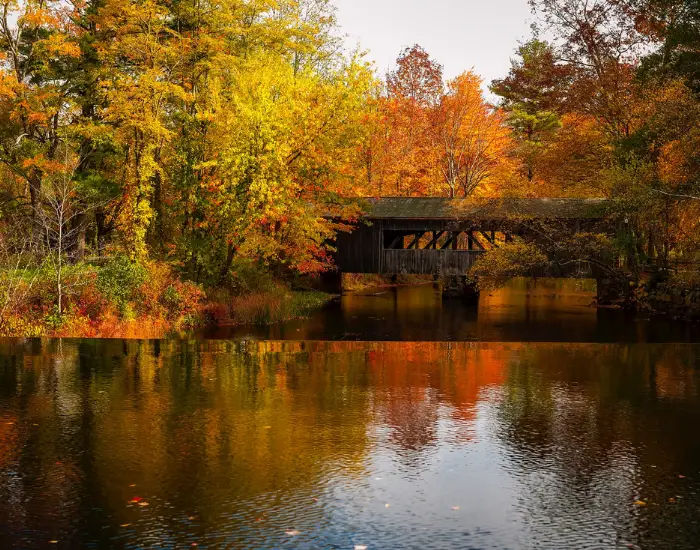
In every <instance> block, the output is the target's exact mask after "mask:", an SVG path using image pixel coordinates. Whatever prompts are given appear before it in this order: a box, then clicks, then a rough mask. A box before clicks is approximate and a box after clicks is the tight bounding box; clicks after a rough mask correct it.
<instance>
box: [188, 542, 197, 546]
mask: <svg viewBox="0 0 700 550" xmlns="http://www.w3.org/2000/svg"><path fill="white" fill-rule="evenodd" d="M190 546H199V545H198V544H197V543H196V542H193V543H192V544H190Z"/></svg>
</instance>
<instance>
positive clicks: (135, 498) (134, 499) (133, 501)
mask: <svg viewBox="0 0 700 550" xmlns="http://www.w3.org/2000/svg"><path fill="white" fill-rule="evenodd" d="M142 500H143V499H142V498H141V497H134V498H132V499H131V500H130V501H129V502H131V503H133V504H136V503H137V502H141V501H142Z"/></svg>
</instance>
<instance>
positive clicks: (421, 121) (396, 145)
mask: <svg viewBox="0 0 700 550" xmlns="http://www.w3.org/2000/svg"><path fill="white" fill-rule="evenodd" d="M386 88H387V90H386V91H387V94H386V98H384V99H383V100H382V101H381V102H380V106H379V109H380V115H379V117H378V122H379V126H378V127H377V131H378V132H380V134H381V136H382V137H381V140H379V144H378V148H379V152H380V154H381V160H380V161H379V166H378V169H377V174H376V176H373V178H372V179H373V180H374V181H376V182H377V190H378V192H379V194H393V195H409V196H411V195H426V194H431V193H433V192H434V189H435V184H436V182H437V181H438V180H437V173H436V170H435V166H436V164H437V161H436V158H435V150H434V148H433V147H432V145H431V140H430V131H431V130H430V128H431V124H432V120H431V117H432V113H433V111H434V110H435V109H436V107H437V105H438V104H439V101H440V98H441V96H442V91H443V82H442V66H441V65H439V64H438V63H436V62H435V61H433V60H432V59H430V56H429V55H428V53H427V52H426V51H425V50H423V48H421V47H420V46H418V45H415V46H412V47H411V48H406V49H405V50H403V51H402V52H401V54H400V55H399V57H398V58H397V60H396V68H395V69H394V70H393V71H391V72H389V74H387V78H386Z"/></svg>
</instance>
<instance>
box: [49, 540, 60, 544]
mask: <svg viewBox="0 0 700 550" xmlns="http://www.w3.org/2000/svg"><path fill="white" fill-rule="evenodd" d="M49 544H58V541H57V540H50V541H49Z"/></svg>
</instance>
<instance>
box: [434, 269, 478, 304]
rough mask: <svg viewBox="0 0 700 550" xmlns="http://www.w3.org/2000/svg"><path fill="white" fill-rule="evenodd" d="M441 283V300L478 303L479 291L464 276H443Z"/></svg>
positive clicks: (473, 283)
mask: <svg viewBox="0 0 700 550" xmlns="http://www.w3.org/2000/svg"><path fill="white" fill-rule="evenodd" d="M441 282H442V297H443V298H447V299H460V300H464V301H465V302H467V303H468V304H478V303H479V289H478V288H477V286H476V283H475V282H474V281H472V280H471V279H470V278H469V277H467V276H466V275H444V276H443V277H442V280H441Z"/></svg>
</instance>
